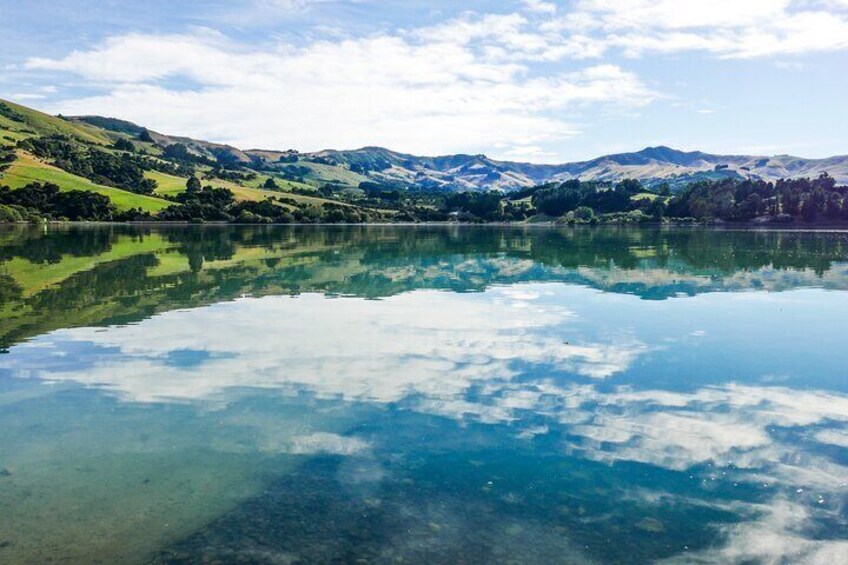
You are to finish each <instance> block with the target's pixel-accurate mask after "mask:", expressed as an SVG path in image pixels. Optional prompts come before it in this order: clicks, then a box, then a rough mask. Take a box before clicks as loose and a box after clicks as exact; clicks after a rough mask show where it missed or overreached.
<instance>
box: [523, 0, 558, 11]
mask: <svg viewBox="0 0 848 565" xmlns="http://www.w3.org/2000/svg"><path fill="white" fill-rule="evenodd" d="M522 2H523V4H524V7H525V8H526V9H527V10H530V11H531V12H538V13H540V14H554V13H556V11H557V6H556V4H555V3H553V2H545V1H544V0H522Z"/></svg>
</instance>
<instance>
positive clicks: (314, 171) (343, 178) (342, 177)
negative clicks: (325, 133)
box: [294, 161, 368, 187]
mask: <svg viewBox="0 0 848 565" xmlns="http://www.w3.org/2000/svg"><path fill="white" fill-rule="evenodd" d="M294 164H295V165H297V166H301V167H307V168H308V169H310V171H311V172H310V173H309V175H308V176H307V177H306V178H307V180H316V181H319V182H321V183H327V182H339V183H342V184H345V185H347V186H354V187H355V186H359V183H360V182H362V181H367V180H368V177H365V176H363V175H360V174H359V173H354V172H353V171H350V170H348V169H345V168H343V167H333V166H330V165H325V164H323V163H312V162H311V161H298V162H297V163H294Z"/></svg>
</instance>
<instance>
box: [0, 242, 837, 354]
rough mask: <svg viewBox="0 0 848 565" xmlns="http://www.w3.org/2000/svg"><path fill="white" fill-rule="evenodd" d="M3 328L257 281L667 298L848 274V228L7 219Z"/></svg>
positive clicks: (47, 323) (210, 293) (202, 297)
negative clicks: (538, 289)
mask: <svg viewBox="0 0 848 565" xmlns="http://www.w3.org/2000/svg"><path fill="white" fill-rule="evenodd" d="M0 241H2V249H0V261H2V263H0V304H2V307H0V335H2V345H4V346H8V345H10V344H12V343H15V342H17V341H19V340H21V339H25V338H27V337H29V336H33V335H38V334H40V333H43V332H45V331H49V330H52V329H56V328H60V327H69V326H79V325H99V324H107V323H124V322H131V321H137V320H140V319H143V318H146V317H148V316H150V315H152V314H154V313H156V312H161V311H166V310H172V309H175V308H184V307H193V306H199V305H203V304H208V303H213V302H217V301H221V300H228V299H231V298H234V297H237V296H240V295H242V294H245V293H249V294H257V295H268V294H289V293H299V292H329V293H337V294H343V295H356V296H365V297H375V298H376V297H381V296H390V295H394V294H398V293H402V292H406V291H410V290H414V289H424V288H429V289H445V290H453V291H458V292H464V291H480V290H483V289H485V288H486V287H487V286H489V285H496V284H512V283H517V282H532V281H558V282H566V283H572V284H581V285H587V286H590V287H593V288H597V289H599V290H603V291H606V292H617V293H628V294H635V295H637V296H640V297H642V298H644V299H666V298H670V297H674V296H677V295H695V294H699V293H703V292H714V291H740V290H749V289H754V290H771V291H779V290H787V289H792V288H799V287H810V286H816V287H824V288H833V289H845V288H848V234H845V233H826V232H817V233H812V232H810V233H802V232H752V231H748V232H742V231H737V232H733V231H718V230H702V229H693V230H682V229H675V230H659V229H626V228H603V229H600V228H599V229H565V230H555V229H544V228H534V229H521V228H501V227H471V226H468V227H454V226H452V227H390V226H372V227H361V226H357V227H352V226H351V227H342V226H335V227H284V226H273V227H269V226H266V227H232V226H230V227H224V226H212V227H202V228H201V227H156V228H149V227H128V226H105V227H90V228H80V227H69V228H56V229H53V228H51V229H50V231H49V232H46V233H45V232H44V231H43V230H41V229H17V230H11V231H4V232H0Z"/></svg>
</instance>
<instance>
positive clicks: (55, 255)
mask: <svg viewBox="0 0 848 565" xmlns="http://www.w3.org/2000/svg"><path fill="white" fill-rule="evenodd" d="M4 235H5V236H6V237H4V238H3V244H2V246H0V261H8V260H9V259H13V258H15V257H19V258H21V259H26V260H27V261H30V262H32V263H58V262H60V261H61V260H62V256H66V255H69V256H71V257H89V256H94V255H100V254H101V253H106V252H107V251H109V250H110V249H111V248H112V244H113V243H114V241H115V239H116V237H117V236H118V232H117V231H116V230H115V229H114V228H113V227H111V226H102V227H97V228H87V227H81V226H74V227H70V228H67V229H56V230H55V231H54V230H52V229H51V230H50V232H48V233H45V232H44V230H43V229H41V228H32V227H27V228H23V229H16V230H15V231H14V232H13V233H11V234H9V233H6V234H4ZM137 235H139V236H142V235H143V234H142V233H138V234H137Z"/></svg>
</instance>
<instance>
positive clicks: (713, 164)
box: [73, 116, 848, 191]
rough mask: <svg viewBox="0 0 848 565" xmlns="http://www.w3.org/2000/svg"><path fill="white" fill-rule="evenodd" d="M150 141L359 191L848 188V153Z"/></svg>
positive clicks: (131, 128)
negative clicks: (561, 154) (727, 183)
mask: <svg viewBox="0 0 848 565" xmlns="http://www.w3.org/2000/svg"><path fill="white" fill-rule="evenodd" d="M73 120H74V121H75V122H76V123H85V124H88V125H98V126H101V127H106V128H112V129H115V130H122V131H127V132H134V133H138V132H140V131H141V130H142V129H143V128H141V127H140V126H136V125H135V124H130V123H129V122H122V121H120V120H108V119H104V118H100V117H92V116H82V117H78V118H73ZM151 136H152V137H153V138H154V139H155V140H156V141H157V142H158V143H160V144H170V143H183V144H185V145H186V146H187V147H189V148H190V149H191V150H192V151H195V152H197V153H198V154H199V155H204V156H206V157H208V158H210V159H215V160H218V161H219V162H236V163H240V164H243V165H245V166H247V167H258V168H261V169H266V170H269V171H273V172H276V173H278V174H280V175H282V176H284V177H286V178H292V179H296V180H300V181H304V182H306V183H311V184H315V185H320V184H322V183H340V184H344V185H347V186H358V184H359V183H360V182H362V181H372V182H378V183H384V184H389V185H396V186H398V187H403V188H413V187H414V188H422V189H431V190H440V191H463V190H472V191H477V190H492V189H494V190H503V191H512V190H518V189H521V188H526V187H529V186H533V185H536V184H540V183H544V182H549V181H563V180H568V179H572V178H579V179H580V180H600V181H610V182H616V181H619V180H622V179H625V178H633V179H638V180H641V181H643V182H645V183H647V184H649V185H650V184H655V183H659V182H669V183H670V184H672V186H674V185H682V184H687V183H689V182H692V181H694V180H701V179H715V178H722V177H734V178H753V179H763V180H777V179H781V178H801V177H817V176H819V175H820V174H821V173H824V172H827V173H828V174H829V175H831V176H832V177H834V178H836V180H837V182H839V183H848V155H842V156H835V157H830V158H827V159H804V158H801V157H794V156H791V155H777V156H766V155H718V154H711V153H704V152H701V151H689V152H687V151H678V150H676V149H672V148H670V147H665V146H658V147H647V148H645V149H643V150H641V151H636V152H632V153H619V154H613V155H604V156H601V157H597V158H595V159H591V160H589V161H580V162H573V163H563V164H559V165H546V164H534V163H521V162H513V161H499V160H496V159H491V158H489V157H487V156H486V155H464V154H459V155H444V156H439V157H422V156H417V155H410V154H406V153H399V152H396V151H392V150H390V149H386V148H383V147H363V148H361V149H353V150H346V151H338V150H325V151H318V152H314V153H298V152H296V151H292V150H288V151H275V150H263V149H247V150H241V149H237V148H235V147H231V146H227V145H221V144H216V143H210V142H206V141H201V140H194V139H190V138H186V137H174V136H168V135H164V134H159V133H156V132H151Z"/></svg>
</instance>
